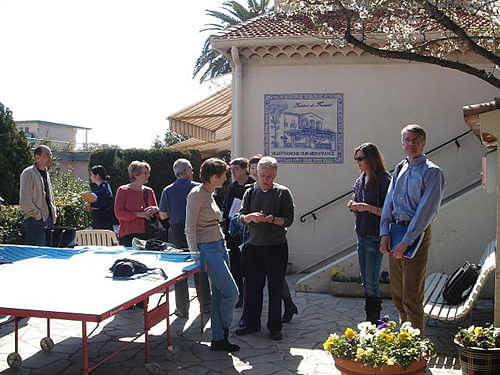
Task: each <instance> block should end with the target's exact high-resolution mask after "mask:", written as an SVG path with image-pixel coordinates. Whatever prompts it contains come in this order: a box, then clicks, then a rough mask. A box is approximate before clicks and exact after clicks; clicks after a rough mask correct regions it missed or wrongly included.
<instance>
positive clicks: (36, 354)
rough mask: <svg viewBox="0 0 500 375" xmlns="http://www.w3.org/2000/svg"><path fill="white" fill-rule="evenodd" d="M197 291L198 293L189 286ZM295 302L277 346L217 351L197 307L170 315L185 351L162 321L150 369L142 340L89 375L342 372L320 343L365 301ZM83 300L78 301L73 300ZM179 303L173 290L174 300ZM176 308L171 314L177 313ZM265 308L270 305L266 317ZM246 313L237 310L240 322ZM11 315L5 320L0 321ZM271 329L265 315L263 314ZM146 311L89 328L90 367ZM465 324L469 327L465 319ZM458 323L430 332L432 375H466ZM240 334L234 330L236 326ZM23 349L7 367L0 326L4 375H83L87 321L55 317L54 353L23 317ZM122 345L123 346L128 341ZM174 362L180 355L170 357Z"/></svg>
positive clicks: (357, 315)
mask: <svg viewBox="0 0 500 375" xmlns="http://www.w3.org/2000/svg"><path fill="white" fill-rule="evenodd" d="M287 279H288V281H289V283H290V286H291V289H292V286H293V285H294V283H295V282H296V280H298V279H299V276H298V275H289V276H287ZM190 290H191V293H194V288H192V287H191V288H190ZM292 293H293V296H294V302H295V303H296V304H297V306H298V308H299V315H295V316H294V318H293V320H292V321H291V322H290V323H288V324H286V325H284V329H283V340H282V341H272V340H271V339H270V338H269V333H268V332H267V330H265V329H263V330H262V332H260V333H257V334H253V335H248V336H244V337H237V336H234V335H231V336H232V337H231V341H232V342H234V343H235V344H238V345H240V347H241V350H240V351H239V352H237V353H234V354H227V353H223V352H211V351H210V349H209V345H210V337H211V335H210V321H208V322H207V323H206V324H205V327H204V332H203V333H202V332H201V331H200V317H199V314H198V313H197V312H198V311H199V305H198V303H197V302H195V301H194V302H193V303H192V304H191V309H190V318H189V319H187V320H186V319H179V318H177V317H175V315H174V316H172V324H171V333H172V341H173V342H172V343H173V344H174V345H175V346H176V347H177V348H178V349H179V350H180V352H179V353H177V354H176V355H173V353H170V355H167V351H166V345H165V343H166V341H165V340H166V339H165V337H166V336H165V331H166V325H165V324H164V323H163V322H162V323H160V324H158V325H157V326H156V327H154V328H153V329H152V331H151V336H150V349H151V359H150V364H148V365H147V366H145V364H144V345H143V343H144V339H143V338H142V337H141V338H140V339H139V340H137V341H136V342H134V343H132V344H131V345H129V346H128V347H127V348H126V349H125V350H123V351H122V352H120V353H119V354H118V355H116V356H115V357H113V358H112V359H111V360H109V361H108V362H106V363H104V364H103V365H102V366H100V367H98V368H97V369H96V370H94V371H93V372H92V373H91V374H94V375H140V374H149V373H155V374H170V375H188V374H189V375H191V374H206V375H212V374H224V375H232V374H248V375H250V374H252V375H253V374H255V375H270V374H273V375H288V374H308V375H313V374H314V375H327V374H328V375H332V374H339V371H337V370H336V369H335V367H334V365H333V360H332V358H331V357H329V356H328V355H326V353H325V352H324V351H323V348H322V343H323V341H324V340H325V339H326V338H327V337H328V334H329V333H331V332H339V333H341V332H343V331H344V329H345V327H347V326H350V327H355V326H356V324H357V323H358V322H360V321H361V320H363V319H364V311H363V308H364V300H363V299H361V298H338V297H334V296H331V295H329V294H318V293H304V292H292ZM74 298H77V296H74ZM170 301H171V304H172V301H174V296H173V292H171V298H170ZM172 311H173V309H172ZM266 311H267V305H266V306H264V314H263V315H265V312H266ZM383 313H384V314H391V315H392V317H394V318H396V317H397V314H396V312H395V308H394V306H393V304H392V302H391V300H384V303H383ZM240 315H241V309H237V310H236V311H235V315H234V325H236V324H237V322H238V320H239V318H240ZM6 319H7V317H2V316H0V322H1V321H5V320H6ZM492 319H493V301H492V300H480V301H479V304H478V311H476V312H474V314H473V322H474V323H476V324H484V323H485V322H490V321H492ZM262 321H263V327H265V321H266V319H265V317H263V320H262ZM142 324H143V323H142V312H141V310H139V309H131V310H127V311H125V312H123V313H121V314H119V315H117V316H114V317H113V318H110V319H108V320H106V321H105V322H103V323H101V324H100V325H99V326H97V327H96V325H95V324H91V323H89V324H88V332H91V331H92V330H94V328H95V330H94V331H93V332H92V334H91V335H90V339H89V362H90V365H93V364H94V363H95V360H96V359H101V358H102V357H103V356H105V355H106V354H108V353H109V352H111V351H112V350H114V349H115V348H116V347H117V346H118V344H120V340H125V339H127V338H129V337H132V336H133V335H134V334H135V333H136V332H139V331H140V330H141V328H142ZM462 324H464V325H465V324H467V322H463V323H462ZM456 329H457V325H456V324H443V323H438V324H437V325H435V322H430V323H429V325H428V326H427V327H426V336H428V337H430V338H431V339H432V340H433V342H434V344H435V346H436V349H437V351H438V354H439V355H438V357H437V358H433V359H431V360H430V362H429V369H428V371H427V374H461V371H460V369H459V364H458V362H457V360H456V348H455V346H454V345H453V341H452V338H453V335H454V333H455V332H456ZM232 331H234V328H233V329H232ZM19 333H20V344H19V352H20V354H21V357H22V359H23V362H22V366H21V367H20V368H18V369H11V368H9V366H8V365H7V360H6V359H7V356H8V354H9V353H11V352H13V351H14V339H13V337H14V334H13V324H12V323H10V324H7V325H4V326H2V327H1V328H0V374H29V375H56V374H63V375H69V374H71V375H73V374H74V375H78V374H81V360H82V352H81V323H77V322H71V321H62V320H53V321H51V337H52V338H53V340H54V342H55V347H54V349H53V351H52V352H44V351H42V350H41V349H40V344H39V343H40V340H41V339H42V338H43V337H45V335H46V321H45V320H43V319H36V318H30V319H24V320H23V321H22V322H21V328H20V332H19ZM122 342H123V341H122ZM172 357H178V358H175V359H174V360H172V359H173V358H172Z"/></svg>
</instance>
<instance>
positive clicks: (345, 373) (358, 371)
mask: <svg viewBox="0 0 500 375" xmlns="http://www.w3.org/2000/svg"><path fill="white" fill-rule="evenodd" d="M333 360H334V361H335V367H337V369H338V370H339V371H340V373H341V374H342V375H367V374H369V375H401V374H405V375H417V374H423V373H424V372H425V370H426V369H427V360H425V359H421V360H419V361H415V362H413V363H412V364H411V365H410V367H408V368H407V369H406V370H403V368H402V367H401V366H399V365H394V366H383V367H368V366H365V365H364V364H363V362H359V361H351V360H350V359H344V358H341V357H333Z"/></svg>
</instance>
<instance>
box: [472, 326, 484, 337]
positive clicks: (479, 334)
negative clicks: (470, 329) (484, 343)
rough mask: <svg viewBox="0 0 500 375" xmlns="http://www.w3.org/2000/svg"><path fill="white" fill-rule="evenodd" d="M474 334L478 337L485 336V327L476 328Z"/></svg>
mask: <svg viewBox="0 0 500 375" xmlns="http://www.w3.org/2000/svg"><path fill="white" fill-rule="evenodd" d="M474 334H475V335H476V336H481V335H482V334H483V327H476V328H474Z"/></svg>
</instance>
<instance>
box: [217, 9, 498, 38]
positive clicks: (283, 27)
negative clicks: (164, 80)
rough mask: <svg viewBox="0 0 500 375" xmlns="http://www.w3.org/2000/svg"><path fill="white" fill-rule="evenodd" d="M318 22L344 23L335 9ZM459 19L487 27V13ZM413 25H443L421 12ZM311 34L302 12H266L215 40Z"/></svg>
mask: <svg viewBox="0 0 500 375" xmlns="http://www.w3.org/2000/svg"><path fill="white" fill-rule="evenodd" d="M321 22H323V23H327V24H328V25H329V26H330V27H332V28H333V30H334V31H336V32H338V33H342V32H343V29H344V25H345V21H344V20H343V18H342V17H341V16H340V15H338V14H337V13H327V14H324V15H323V16H322V17H321ZM458 22H459V24H460V25H462V27H464V28H465V29H466V30H467V29H468V28H470V27H474V28H478V27H480V28H481V27H482V28H486V27H488V25H490V22H491V21H490V20H489V19H488V18H487V17H483V16H480V15H473V14H469V13H465V12H464V13H463V14H460V16H459V17H458ZM390 23H391V20H390V17H389V16H387V15H385V14H380V15H379V16H376V17H374V18H373V19H370V20H369V21H368V22H367V23H366V24H365V25H364V27H365V32H366V33H367V34H375V33H381V32H382V30H383V26H390ZM413 26H414V27H415V28H416V29H417V30H419V31H421V32H422V31H426V32H439V31H443V30H444V28H443V26H441V25H440V24H439V23H437V22H436V21H434V20H433V19H431V18H430V17H428V16H426V15H423V16H422V17H421V18H419V19H415V20H414V21H413ZM361 27H362V24H361V22H355V23H354V25H353V28H354V29H353V31H354V33H360V32H361V30H362V29H361ZM312 35H314V28H313V24H312V22H311V20H310V19H309V18H307V17H305V16H302V17H298V16H295V17H287V16H285V15H284V14H274V13H270V14H266V15H262V16H259V17H256V18H253V19H251V20H248V21H246V22H242V23H240V24H238V25H234V26H231V27H229V28H227V29H225V30H224V31H222V32H220V33H219V34H217V35H214V39H216V40H236V39H255V38H274V37H306V36H312Z"/></svg>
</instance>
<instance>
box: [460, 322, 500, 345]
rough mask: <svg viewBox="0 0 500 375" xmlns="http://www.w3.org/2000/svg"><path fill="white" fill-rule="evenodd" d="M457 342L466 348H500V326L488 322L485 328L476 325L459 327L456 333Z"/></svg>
mask: <svg viewBox="0 0 500 375" xmlns="http://www.w3.org/2000/svg"><path fill="white" fill-rule="evenodd" d="M455 342H456V343H457V344H460V345H462V346H464V347H466V348H482V349H493V348H500V328H496V327H494V326H493V325H491V324H490V323H486V326H485V327H484V328H483V327H475V326H470V327H469V328H459V329H458V333H457V334H456V335H455Z"/></svg>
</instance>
